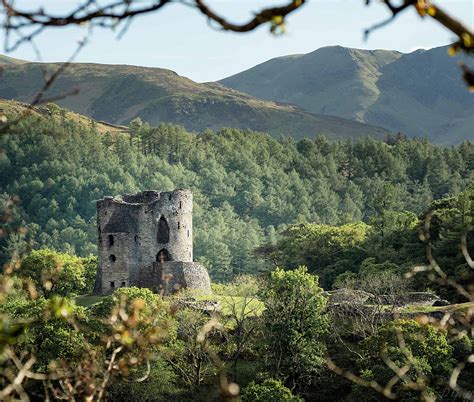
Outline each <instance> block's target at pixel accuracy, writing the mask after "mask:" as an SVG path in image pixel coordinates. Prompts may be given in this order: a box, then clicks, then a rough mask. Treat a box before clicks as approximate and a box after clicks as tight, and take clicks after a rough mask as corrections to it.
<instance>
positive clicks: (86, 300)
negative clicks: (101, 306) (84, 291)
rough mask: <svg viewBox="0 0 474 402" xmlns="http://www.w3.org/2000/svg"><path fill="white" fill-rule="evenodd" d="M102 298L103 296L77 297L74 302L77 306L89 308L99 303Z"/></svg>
mask: <svg viewBox="0 0 474 402" xmlns="http://www.w3.org/2000/svg"><path fill="white" fill-rule="evenodd" d="M103 298H104V296H101V295H82V296H77V297H76V298H75V299H74V301H75V302H76V304H77V305H78V306H82V307H90V306H92V305H93V304H96V303H98V302H100V301H101V300H102V299H103Z"/></svg>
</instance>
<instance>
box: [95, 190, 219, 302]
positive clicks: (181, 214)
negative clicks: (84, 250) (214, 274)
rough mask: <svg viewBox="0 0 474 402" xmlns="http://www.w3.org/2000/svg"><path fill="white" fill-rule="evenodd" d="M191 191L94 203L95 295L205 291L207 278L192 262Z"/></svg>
mask: <svg viewBox="0 0 474 402" xmlns="http://www.w3.org/2000/svg"><path fill="white" fill-rule="evenodd" d="M192 208H193V198H192V192H191V190H175V191H171V192H161V193H160V192H157V191H143V192H141V193H137V194H125V195H123V196H122V197H105V198H104V199H102V200H99V201H98V202H97V231H98V240H99V244H98V251H99V269H98V271H97V278H96V283H95V288H94V293H96V294H106V293H110V292H113V291H114V290H115V289H116V288H118V287H126V286H139V287H146V288H149V289H151V290H153V291H154V292H158V293H162V294H166V295H167V294H171V293H173V292H174V291H176V290H178V289H181V288H196V289H201V290H204V291H209V289H210V283H209V275H208V274H207V271H206V269H205V268H204V267H203V266H201V265H200V264H198V263H196V262H193V233H192V232H193V222H192V220H193V215H192Z"/></svg>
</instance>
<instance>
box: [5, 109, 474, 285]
mask: <svg viewBox="0 0 474 402" xmlns="http://www.w3.org/2000/svg"><path fill="white" fill-rule="evenodd" d="M70 115H72V114H68V115H67V116H68V117H67V118H61V119H53V117H50V118H41V119H40V118H38V117H37V116H34V115H32V116H31V117H27V118H24V119H22V120H21V121H20V122H19V123H18V124H16V125H14V126H12V127H10V129H9V131H8V132H7V133H6V134H4V135H2V138H1V139H0V148H1V149H2V150H3V153H2V155H1V158H0V164H1V166H2V172H3V174H2V176H1V177H0V189H1V191H2V192H3V193H4V195H3V197H6V198H8V197H9V196H13V195H17V196H18V197H19V199H20V203H19V204H18V207H17V211H16V213H15V215H14V217H13V221H11V222H10V223H9V224H8V227H11V226H13V225H16V226H22V227H24V228H25V229H26V230H27V233H26V237H25V236H24V241H27V242H31V243H32V246H33V247H34V248H44V247H47V248H52V249H56V250H58V251H60V252H71V253H75V254H77V255H80V256H87V255H89V254H91V253H94V252H95V250H96V227H95V219H94V217H95V212H96V211H95V204H94V201H95V200H97V199H100V198H102V197H104V196H107V195H116V194H122V193H126V192H134V191H138V190H143V189H157V190H164V191H166V190H172V189H174V188H183V187H187V188H191V189H192V190H193V193H194V201H195V205H194V227H195V230H194V235H195V239H194V242H195V255H197V256H199V259H200V261H201V262H204V263H205V264H206V266H207V267H208V269H209V272H210V275H211V278H212V279H213V281H228V280H231V279H232V278H233V277H235V276H238V275H242V274H253V273H257V272H263V271H268V270H269V268H270V264H269V263H266V262H263V261H261V260H259V259H257V258H255V255H254V253H253V250H254V248H255V247H258V246H261V245H264V244H270V245H275V242H276V241H277V236H276V232H277V231H279V230H283V229H285V228H286V227H287V226H288V225H293V224H297V223H300V222H315V223H318V224H325V225H331V226H335V225H340V224H345V223H349V222H354V221H359V220H363V221H365V222H369V221H370V222H372V223H373V224H374V225H375V226H376V227H377V231H376V232H377V233H380V230H379V229H378V228H379V227H382V226H381V224H380V223H379V220H378V219H379V215H380V214H381V213H382V210H383V208H382V206H381V205H379V201H380V200H383V202H384V203H385V204H384V205H386V208H393V209H394V211H398V212H401V211H404V210H406V211H409V212H411V213H415V214H419V213H420V212H422V211H423V210H424V209H425V208H426V207H427V206H428V204H429V202H430V201H431V200H432V199H433V198H434V197H440V196H442V195H444V194H448V193H449V194H450V195H457V194H458V193H459V191H462V190H463V189H464V188H465V187H466V186H467V184H468V183H469V181H470V180H472V177H473V176H472V167H473V166H472V164H471V163H470V160H471V159H470V158H471V155H472V153H473V146H472V144H470V143H464V144H462V145H460V146H458V147H453V148H449V149H448V148H441V147H436V146H433V145H431V144H429V143H428V142H426V141H423V140H411V139H403V138H402V139H400V140H397V141H394V142H391V144H390V145H388V144H386V143H384V142H383V141H378V140H374V139H370V138H361V139H359V140H358V141H357V142H354V143H352V142H349V141H329V140H327V139H326V138H325V137H318V138H316V139H314V140H310V139H302V140H301V141H298V142H295V141H294V140H292V139H289V138H286V137H282V138H279V139H275V138H272V137H270V136H269V135H266V134H261V133H256V132H252V131H242V130H236V129H222V130H219V131H211V130H206V131H204V132H202V133H199V134H193V133H190V132H187V131H186V130H184V129H183V128H182V127H179V126H175V125H170V124H161V125H160V126H158V127H149V126H148V125H147V124H146V123H143V122H141V123H140V122H138V121H135V122H134V123H133V124H132V130H131V134H130V135H125V134H120V133H116V132H114V133H109V134H102V135H100V134H99V133H98V132H97V131H96V129H95V128H94V127H93V126H91V125H86V124H84V123H83V122H82V121H75V120H73V119H72V117H71V118H70V117H69V116H70ZM64 155H67V156H68V157H67V158H64ZM440 169H441V170H443V172H441V173H442V176H443V177H445V178H446V181H440V180H439V179H438V177H439V174H440V172H439V170H440ZM454 179H456V182H457V183H458V184H457V185H456V186H455V187H449V186H447V185H446V183H447V182H449V181H450V180H454ZM383 213H384V214H386V213H388V212H387V211H383ZM390 220H391V218H389V217H386V219H385V221H386V222H388V221H390ZM383 228H384V236H385V233H386V232H387V230H388V229H387V225H386V224H385V225H383ZM389 229H390V230H392V229H391V228H389ZM320 230H322V229H320ZM343 230H346V231H350V230H353V231H357V230H359V231H361V232H362V231H364V230H363V229H362V226H361V225H359V226H357V225H356V226H355V227H354V228H353V229H350V227H346V228H345V229H341V231H343ZM327 231H329V232H334V230H333V229H330V230H329V229H328V230H327ZM392 232H393V233H394V235H393V237H394V239H396V238H398V239H402V243H401V244H402V246H403V239H405V237H404V236H397V233H399V232H397V231H395V229H393V230H392ZM5 233H7V232H5ZM340 235H341V236H342V233H341V234H340ZM366 235H367V234H366ZM15 236H16V235H14V234H11V235H9V236H6V237H4V238H2V239H1V244H0V246H1V247H5V248H6V251H7V252H6V253H5V255H4V256H3V259H2V261H0V262H2V263H4V262H5V261H6V259H7V258H9V256H10V255H11V252H10V251H8V250H10V249H11V247H10V246H9V245H12V244H13V243H14V242H15ZM321 236H322V237H324V236H326V234H325V233H321ZM335 236H336V237H337V236H339V235H338V234H335ZM345 244H346V243H343V244H342V246H343V248H344V247H345ZM396 247H398V246H393V247H392V248H390V247H388V248H387V252H388V251H390V250H392V249H393V252H392V254H393V253H395V252H396V250H397V249H396ZM336 250H337V247H335V248H334V249H333V250H332V251H336ZM286 251H287V252H288V250H286ZM289 251H291V250H289ZM329 251H330V250H329ZM328 257H329V256H328ZM352 257H353V256H351V258H352ZM289 258H290V257H289ZM358 258H363V256H360V257H358ZM291 259H292V260H296V261H297V262H292V264H291V265H289V266H294V265H295V264H301V263H304V264H306V265H308V267H309V269H310V271H311V272H316V271H314V270H313V265H312V261H306V260H307V259H306V258H302V259H300V260H298V259H295V258H294V257H291ZM334 268H335V269H334V273H335V275H333V273H332V272H333V270H332V269H328V270H327V272H316V273H317V274H318V275H320V277H321V281H322V284H323V285H324V286H327V284H328V283H329V284H330V283H331V282H332V281H333V279H334V278H335V276H337V274H339V273H342V272H344V271H347V270H349V271H353V270H354V268H353V267H351V266H350V264H349V263H347V262H344V263H343V262H338V265H337V266H335V267H334Z"/></svg>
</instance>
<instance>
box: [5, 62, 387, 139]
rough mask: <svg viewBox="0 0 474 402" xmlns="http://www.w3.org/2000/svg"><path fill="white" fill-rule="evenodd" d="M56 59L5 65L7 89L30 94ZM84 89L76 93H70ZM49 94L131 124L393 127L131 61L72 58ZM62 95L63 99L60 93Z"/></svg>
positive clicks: (8, 94)
mask: <svg viewBox="0 0 474 402" xmlns="http://www.w3.org/2000/svg"><path fill="white" fill-rule="evenodd" d="M58 67H59V65H58V64H55V63H49V64H48V63H26V64H18V65H3V66H2V72H3V73H2V75H1V76H0V97H1V98H5V99H15V100H19V101H22V102H27V103H28V102H31V100H32V99H33V97H34V95H35V94H36V93H37V92H38V91H39V90H40V89H41V87H42V86H43V85H44V78H43V77H44V73H46V75H47V76H50V75H51V74H52V73H53V72H54V71H55V70H56V69H57V68H58ZM73 89H78V90H79V93H78V94H77V95H75V96H65V95H67V94H70V93H71V91H72V90H73ZM45 98H46V99H48V98H49V99H56V100H55V102H56V103H58V104H59V105H60V106H63V107H66V108H68V109H70V110H73V111H75V112H77V113H81V114H83V115H86V116H89V117H91V118H93V119H95V120H99V121H106V122H109V123H114V124H127V123H128V122H130V121H131V120H132V119H134V118H135V117H140V118H142V119H143V120H145V121H147V122H149V123H150V124H152V125H157V124H159V123H160V122H173V123H178V124H181V125H183V126H184V127H186V128H187V129H188V130H204V129H206V128H211V129H218V128H221V127H235V128H242V129H247V128H248V129H252V130H257V131H266V132H269V133H271V134H273V135H280V134H287V135H290V136H292V137H294V138H302V137H305V136H307V137H314V136H316V135H317V134H325V135H328V136H329V137H332V138H347V137H350V138H356V137H360V136H366V135H368V136H372V137H379V138H380V137H383V136H385V135H386V134H387V133H388V130H386V129H383V128H380V127H375V126H370V125H367V124H363V123H361V122H356V121H351V120H347V119H344V118H340V117H335V116H325V115H318V114H313V113H309V112H307V111H305V110H303V109H301V108H300V107H298V106H294V105H288V104H282V103H279V102H274V101H268V100H262V99H258V98H255V97H253V96H251V95H248V94H245V93H242V92H239V91H236V90H234V89H230V88H227V87H225V86H223V85H221V84H218V83H205V84H200V83H196V82H194V81H192V80H190V79H188V78H185V77H181V76H179V75H178V74H176V73H175V72H173V71H170V70H165V69H160V68H145V67H136V66H127V65H102V64H89V63H73V64H72V65H71V66H70V67H68V68H67V69H66V70H65V72H63V73H62V74H61V75H60V76H59V78H58V79H57V80H56V81H55V82H54V84H53V85H52V87H51V88H50V90H49V91H48V93H47V94H46V95H45ZM58 98H59V100H57V99H58Z"/></svg>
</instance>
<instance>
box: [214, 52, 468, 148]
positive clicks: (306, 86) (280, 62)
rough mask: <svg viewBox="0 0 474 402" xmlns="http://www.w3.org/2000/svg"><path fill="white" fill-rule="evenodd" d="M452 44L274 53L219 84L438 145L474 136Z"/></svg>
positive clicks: (465, 93) (464, 88)
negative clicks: (290, 54)
mask: <svg viewBox="0 0 474 402" xmlns="http://www.w3.org/2000/svg"><path fill="white" fill-rule="evenodd" d="M446 49H447V48H446V47H439V48H433V49H429V50H424V49H419V50H416V51H414V52H411V53H401V52H398V51H392V50H382V49H377V50H364V49H352V48H345V47H342V46H328V47H323V48H320V49H317V50H315V51H313V52H310V53H307V54H303V55H294V56H293V57H290V58H288V57H279V58H274V59H271V60H268V61H266V62H264V63H260V64H259V65H257V66H255V67H252V68H250V69H248V70H246V71H243V72H241V73H238V74H235V75H232V76H230V77H227V78H224V79H223V80H220V81H219V82H220V83H222V84H223V85H226V86H228V87H230V88H235V89H238V90H240V91H243V92H247V93H250V94H251V95H253V96H257V97H260V98H263V99H268V100H274V101H283V102H288V103H292V104H296V105H299V106H301V107H302V108H303V109H305V110H307V111H309V112H312V113H319V114H331V115H336V116H339V117H344V118H347V119H354V120H356V121H360V122H364V123H368V124H373V125H376V126H381V127H385V128H387V129H389V130H391V131H400V132H402V133H404V134H407V135H409V136H418V137H428V138H429V139H431V140H433V141H434V142H437V143H444V144H453V143H458V142H460V141H462V140H465V139H468V140H474V127H473V125H472V124H471V119H470V116H471V115H472V113H474V98H473V97H472V95H470V94H469V93H468V91H467V89H466V86H465V85H464V83H463V82H462V79H461V72H460V70H459V67H458V65H457V63H456V61H455V60H453V59H452V58H450V57H449V56H448V55H447V52H446ZM433 108H434V109H433ZM466 109H468V111H467V112H466V113H464V110H466ZM448 129H449V130H450V131H449V132H446V130H448Z"/></svg>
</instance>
